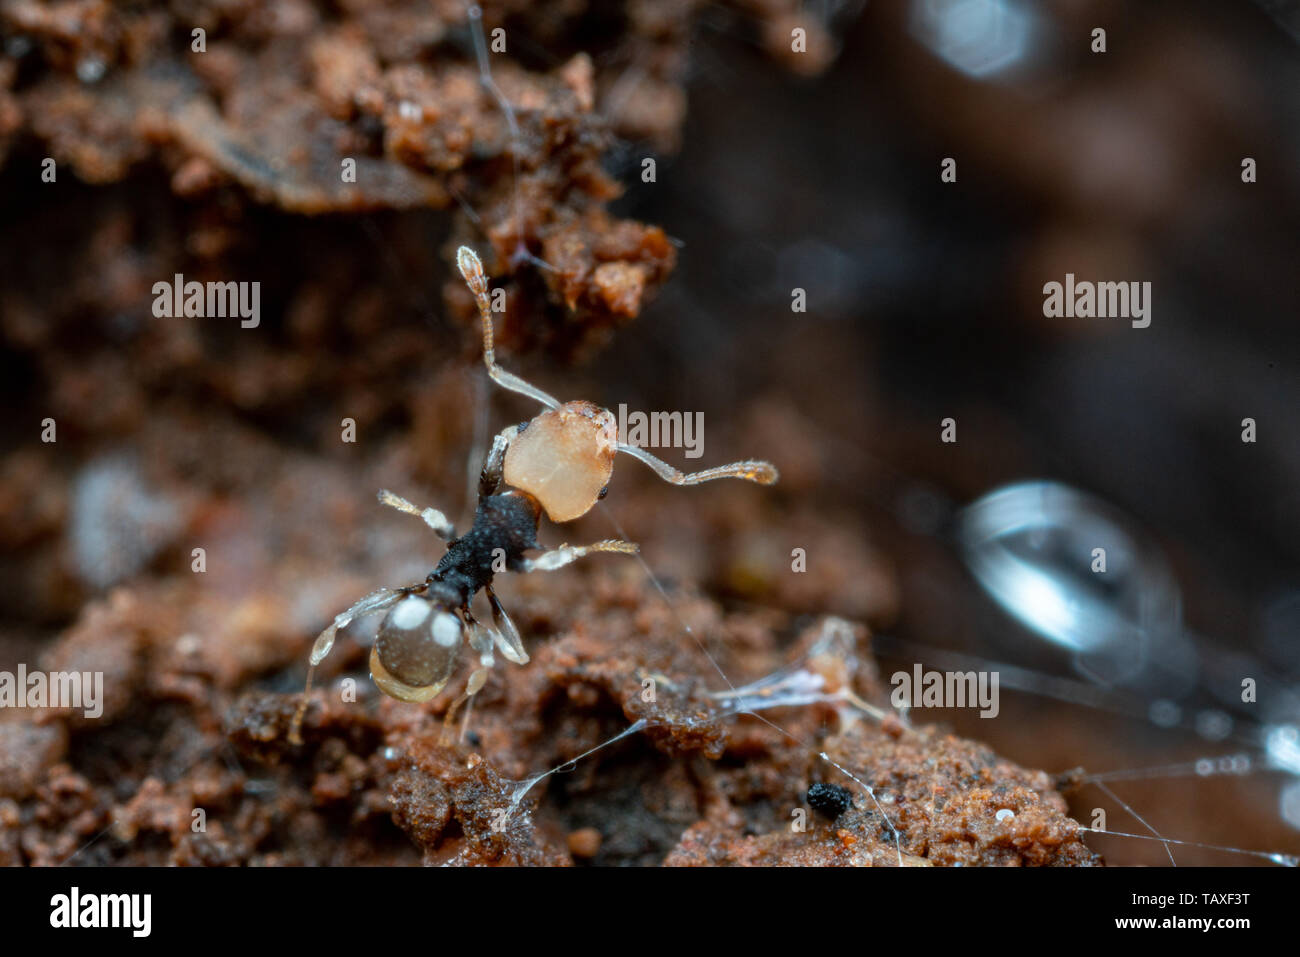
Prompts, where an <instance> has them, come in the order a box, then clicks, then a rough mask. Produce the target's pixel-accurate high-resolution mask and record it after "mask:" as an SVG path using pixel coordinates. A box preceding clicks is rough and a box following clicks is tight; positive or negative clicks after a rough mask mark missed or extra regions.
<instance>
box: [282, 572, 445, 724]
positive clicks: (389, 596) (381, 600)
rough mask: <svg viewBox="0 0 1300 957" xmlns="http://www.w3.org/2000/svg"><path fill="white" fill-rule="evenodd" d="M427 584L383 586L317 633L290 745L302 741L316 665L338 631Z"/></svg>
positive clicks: (331, 646)
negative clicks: (304, 719)
mask: <svg viewBox="0 0 1300 957" xmlns="http://www.w3.org/2000/svg"><path fill="white" fill-rule="evenodd" d="M426 587H427V586H425V585H423V584H420V585H408V586H406V587H405V588H380V589H379V590H378V591H372V592H371V593H370V594H369V595H367V596H366V597H365V598H362V599H361V600H360V601H358V602H356V603H355V604H354V605H352V607H351V608H349V609H348V610H347V611H344V612H340V613H339V614H337V615H335V616H334V620H333V621H332V622H330V624H329V627H327V628H326V629H325V630H324V631H322V632H321V633H320V635H318V636H317V638H316V641H315V643H313V644H312V646H311V658H310V659H309V662H310V664H309V665H308V667H307V684H306V687H304V688H303V690H302V698H301V699H300V700H299V701H298V708H297V710H295V711H294V713H293V721H292V722H290V724H289V743H290V744H294V745H299V744H302V733H301V732H302V719H303V718H304V717H306V715H307V706H308V705H309V704H310V703H311V697H310V696H311V680H312V677H313V676H315V674H316V666H317V665H318V664H320V663H321V662H322V661H324V660H325V656H326V655H328V654H329V653H330V649H331V648H333V647H334V636H335V635H337V634H338V630H339V629H340V628H346V627H347V626H348V625H349V624H351V623H352V621H353V619H356V618H361V617H364V616H365V615H373V614H375V613H376V612H380V611H384V610H386V609H388V608H391V607H392V606H393V605H396V604H397V603H398V602H399V601H401V600H402V599H403V598H405V597H407V596H408V595H414V594H418V593H419V592H422V591H424V590H425V588H426Z"/></svg>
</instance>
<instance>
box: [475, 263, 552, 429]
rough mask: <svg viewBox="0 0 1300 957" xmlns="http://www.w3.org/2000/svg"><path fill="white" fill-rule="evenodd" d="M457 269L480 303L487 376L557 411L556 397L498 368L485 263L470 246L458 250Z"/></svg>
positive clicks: (512, 390) (500, 384)
mask: <svg viewBox="0 0 1300 957" xmlns="http://www.w3.org/2000/svg"><path fill="white" fill-rule="evenodd" d="M456 266H457V268H459V269H460V274H461V275H462V276H464V277H465V284H466V285H467V286H469V291H470V292H472V293H473V294H474V301H475V302H476V303H477V304H478V315H479V319H480V320H481V321H482V323H483V364H484V365H485V366H487V371H488V375H490V376H491V377H492V380H493V381H494V382H496V384H497V385H499V386H502V387H504V388H506V389H509V390H510V391H511V392H518V393H519V394H520V395H526V396H528V397H529V398H530V399H536V400H537V401H538V402H540V403H541V404H542V405H544V406H547V407H548V408H551V409H558V408H559V407H560V403H559V402H558V401H557V400H556V399H555V398H553V397H552V396H549V395H547V394H546V393H545V392H543V391H542V390H541V389H539V388H537V386H535V385H530V384H529V383H527V382H525V381H524V380H523V379H521V378H519V376H517V375H515V374H513V373H511V372H507V371H506V370H505V369H503V368H501V367H500V366H499V365H497V359H496V351H495V350H494V348H493V342H492V304H491V303H490V302H489V301H488V282H487V276H486V275H484V273H483V263H482V262H481V261H480V260H479V258H478V254H477V253H475V252H474V250H472V249H470V248H469V247H468V246H461V247H460V248H459V249H458V250H456Z"/></svg>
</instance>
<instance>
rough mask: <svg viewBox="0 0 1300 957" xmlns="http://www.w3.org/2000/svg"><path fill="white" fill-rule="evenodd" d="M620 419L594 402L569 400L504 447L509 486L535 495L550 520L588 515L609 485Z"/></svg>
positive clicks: (535, 420)
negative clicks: (602, 490)
mask: <svg viewBox="0 0 1300 957" xmlns="http://www.w3.org/2000/svg"><path fill="white" fill-rule="evenodd" d="M617 451H618V423H617V422H616V421H615V419H614V414H613V413H612V412H610V411H609V410H608V409H602V408H601V407H600V406H598V405H595V404H593V403H591V402H585V401H581V400H579V401H576V402H566V403H565V404H564V405H562V406H560V407H559V408H558V409H551V410H550V411H548V412H543V413H542V414H541V415H539V416H537V418H535V419H533V420H532V421H531V422H529V423H528V427H527V428H525V429H524V430H523V431H522V432H520V433H519V434H518V435H517V436H516V437H515V438H514V440H513V441H512V442H511V443H510V448H509V449H508V450H507V451H506V459H505V474H504V478H505V481H506V484H507V485H510V486H513V487H514V488H517V489H520V490H521V491H524V492H527V493H528V494H529V495H531V496H533V498H535V499H537V501H538V502H539V503H541V506H542V508H543V509H545V510H546V515H547V517H548V518H550V520H551V521H552V522H570V521H573V519H575V518H578V517H580V516H582V515H585V514H587V512H588V511H590V510H591V507H592V506H593V505H595V504H596V500H597V499H599V498H600V492H601V489H603V488H604V487H605V486H606V485H608V484H609V477H610V475H611V474H613V471H614V454H615V453H616V452H617Z"/></svg>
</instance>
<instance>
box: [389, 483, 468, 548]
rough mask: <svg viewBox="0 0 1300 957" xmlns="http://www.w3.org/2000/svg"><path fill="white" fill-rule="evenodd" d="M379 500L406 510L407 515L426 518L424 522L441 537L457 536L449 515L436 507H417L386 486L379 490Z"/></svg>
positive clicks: (399, 509)
mask: <svg viewBox="0 0 1300 957" xmlns="http://www.w3.org/2000/svg"><path fill="white" fill-rule="evenodd" d="M379 501H380V502H381V503H382V504H384V505H387V506H388V507H389V508H395V509H397V510H398V511H399V512H405V513H406V514H407V515H415V516H416V517H418V518H422V519H424V524H425V525H428V526H429V527H430V528H431V529H433V533H434V534H435V535H437V536H438V537H439V538H441V539H444V540H446V541H450V540H451V539H453V538H455V537H456V530H455V529H454V528H453V527H452V524H451V522H449V521H448V520H447V516H446V515H443V514H442V512H440V511H438V510H437V509H436V508H425V509H420V508H416V507H415V506H414V505H412V504H411V503H410V502H408V501H407V500H406V499H404V498H402V497H401V496H400V495H394V494H393V493H392V492H390V491H388V489H386V488H381V489H380V490H379Z"/></svg>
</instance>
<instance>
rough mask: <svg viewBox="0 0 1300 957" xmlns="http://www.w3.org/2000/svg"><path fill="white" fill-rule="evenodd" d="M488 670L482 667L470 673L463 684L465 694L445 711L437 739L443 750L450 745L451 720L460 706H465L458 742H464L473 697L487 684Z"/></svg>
mask: <svg viewBox="0 0 1300 957" xmlns="http://www.w3.org/2000/svg"><path fill="white" fill-rule="evenodd" d="M489 670H491V669H490V666H489V665H484V666H483V667H481V668H475V669H474V670H473V671H472V672H470V676H469V681H467V682H466V683H465V693H464V694H462V695H461V696H460V697H459V698H457V699H456V700H455V701H453V702H452V703H451V707H450V708H448V709H447V716H446V717H445V718H443V719H442V735H441V736H440V737H439V739H438V743H439V744H440V745H442V747H444V748H445V747H448V746H449V745H450V744H451V724H452V720H453V719H454V718H455V717H456V709H457V708H459V707H460V706H461V705H462V704H464V705H465V719H464V720H463V721H462V722H461V725H460V737H459V738H458V740H460V741H464V740H465V732H466V731H467V730H469V715H470V710H471V709H472V708H473V707H474V696H475V695H476V694H478V693H479V692H480V691H482V690H483V686H484V685H485V684H487V679H488V671H489Z"/></svg>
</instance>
